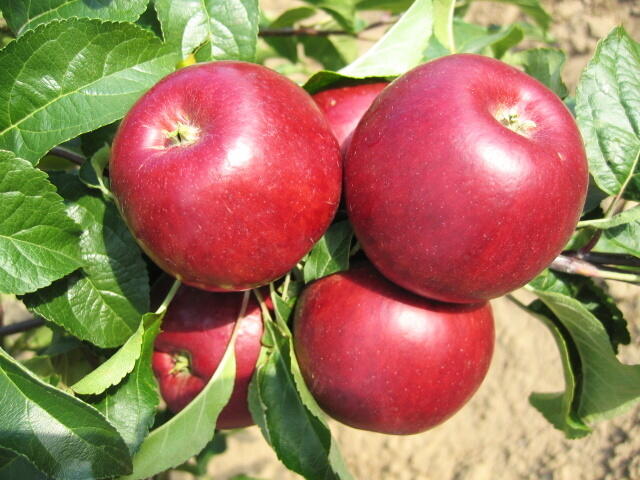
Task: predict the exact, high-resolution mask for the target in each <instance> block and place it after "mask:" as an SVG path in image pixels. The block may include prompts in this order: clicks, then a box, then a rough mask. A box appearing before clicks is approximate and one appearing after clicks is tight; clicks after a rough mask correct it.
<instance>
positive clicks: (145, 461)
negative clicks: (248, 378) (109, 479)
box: [123, 292, 249, 480]
mask: <svg viewBox="0 0 640 480" xmlns="http://www.w3.org/2000/svg"><path fill="white" fill-rule="evenodd" d="M248 294H249V292H247V295H248ZM235 335H236V332H235V331H234V334H233V335H232V338H231V341H230V342H229V345H228V346H227V349H226V351H225V353H224V356H223V357H222V360H221V361H220V365H218V368H217V369H216V371H215V373H214V374H213V376H212V377H211V379H210V380H209V383H207V386H206V387H205V388H204V389H203V390H202V392H200V393H199V394H198V396H197V397H196V398H195V399H193V401H191V403H189V404H188V405H187V406H186V407H185V408H184V409H183V410H181V411H180V412H179V413H178V414H177V415H175V416H174V417H173V418H172V419H171V420H169V421H168V422H167V423H165V424H163V425H162V426H161V427H159V428H157V429H155V430H153V431H152V432H151V433H150V434H149V436H148V437H147V438H146V439H145V440H144V442H143V443H142V445H141V446H140V450H139V451H138V453H136V455H135V456H134V457H133V473H132V474H131V475H128V476H126V477H124V478H123V480H134V479H142V478H147V477H151V476H153V475H155V474H156V473H160V472H163V471H165V470H168V469H170V468H173V467H177V466H178V465H181V464H182V463H184V462H185V461H187V460H188V459H189V458H191V457H192V456H194V455H196V454H198V453H199V452H200V451H201V450H202V449H203V448H204V447H205V446H206V445H207V444H208V443H209V442H210V441H211V439H212V438H213V435H214V432H215V427H216V421H217V419H218V415H219V414H220V412H221V411H222V409H223V408H224V406H225V405H226V404H227V402H228V401H229V398H231V392H232V391H233V383H234V380H235V372H236V360H235V353H234V344H235Z"/></svg>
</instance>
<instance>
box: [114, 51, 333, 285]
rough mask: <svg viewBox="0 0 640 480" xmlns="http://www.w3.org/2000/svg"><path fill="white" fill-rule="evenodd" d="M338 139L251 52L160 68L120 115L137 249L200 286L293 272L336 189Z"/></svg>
mask: <svg viewBox="0 0 640 480" xmlns="http://www.w3.org/2000/svg"><path fill="white" fill-rule="evenodd" d="M341 162H342V161H341V156H340V149H339V146H338V143H337V141H336V140H335V138H334V137H333V134H332V133H331V129H330V127H329V125H328V123H327V121H326V119H325V118H324V116H323V114H322V112H320V110H319V109H318V107H317V106H316V105H315V103H314V102H313V99H312V98H311V96H310V95H308V94H307V93H306V92H305V91H304V90H303V89H302V88H300V87H299V86H297V85H296V84H294V83H293V82H291V81H290V80H288V79H287V78H285V77H283V76H281V75H279V74H277V73H275V72H273V71H271V70H269V69H267V68H265V67H262V66H260V65H255V64H251V63H245V62H236V61H221V62H213V63H205V64H198V65H193V66H190V67H187V68H183V69H181V70H178V71H177V72H174V73H172V74H171V75H169V76H167V77H165V78H164V79H163V80H162V81H160V82H159V83H158V84H157V85H155V86H154V87H153V88H152V89H151V90H150V91H149V92H147V93H146V94H145V95H144V96H143V97H142V98H141V99H140V100H139V101H138V102H137V103H136V104H135V105H134V106H133V108H132V109H131V110H130V111H129V113H128V114H127V116H126V117H125V118H124V120H123V121H122V124H121V125H120V128H119V129H118V132H117V134H116V137H115V139H114V143H113V150H112V156H111V163H110V175H111V185H112V188H113V193H114V195H115V197H116V198H117V200H118V204H119V206H120V209H121V211H122V213H123V216H124V218H125V220H126V221H127V223H128V225H129V227H130V228H131V230H132V232H133V234H134V235H135V237H136V238H137V239H138V241H139V243H140V245H141V246H142V248H143V249H144V250H145V251H146V252H147V253H148V255H149V256H150V257H151V258H152V259H153V260H154V262H156V263H157V264H158V265H159V266H160V267H161V268H162V269H164V270H165V271H167V272H169V273H170V274H172V275H173V276H175V277H177V278H179V279H180V280H182V281H183V282H184V283H186V284H189V285H192V286H195V287H198V288H202V289H205V290H212V291H219V290H245V289H248V288H253V287H255V286H258V285H262V284H266V283H268V282H270V281H272V280H274V279H276V278H278V277H280V276H282V275H283V274H285V273H286V272H287V271H289V270H290V269H291V268H293V267H294V266H295V264H296V263H297V262H298V260H300V258H301V257H303V256H304V255H305V254H306V253H307V252H308V251H309V250H310V249H311V247H312V246H313V244H314V243H315V242H316V241H317V240H318V239H319V238H320V237H321V236H322V234H323V233H324V231H325V230H326V228H327V227H328V226H329V224H330V223H331V220H332V218H333V215H334V213H335V210H336V208H337V206H338V202H339V199H340V189H341V181H342V165H341Z"/></svg>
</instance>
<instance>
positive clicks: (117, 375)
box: [71, 322, 144, 395]
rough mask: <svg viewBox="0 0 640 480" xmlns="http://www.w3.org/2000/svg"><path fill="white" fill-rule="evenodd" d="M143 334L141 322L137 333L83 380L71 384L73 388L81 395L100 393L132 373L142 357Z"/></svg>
mask: <svg viewBox="0 0 640 480" xmlns="http://www.w3.org/2000/svg"><path fill="white" fill-rule="evenodd" d="M143 334H144V327H143V325H142V322H140V326H139V327H138V330H136V333H134V334H133V335H131V337H129V340H127V341H126V342H125V344H124V345H123V346H122V347H120V349H119V350H118V351H117V352H116V353H114V354H113V355H112V356H111V357H109V359H108V360H107V361H106V362H104V363H103V364H102V365H100V366H99V367H98V368H96V369H95V370H94V371H93V372H91V373H90V374H89V375H87V376H86V377H84V378H83V379H82V380H80V381H79V382H77V383H75V384H74V385H71V389H72V390H73V391H74V392H76V393H79V394H80V395H98V394H100V393H102V392H104V391H105V390H106V389H107V388H109V387H111V386H113V385H118V384H119V383H120V382H121V381H122V379H123V378H124V377H126V376H127V375H128V374H129V373H131V371H132V370H133V367H134V366H135V363H136V360H137V359H138V357H140V351H141V348H142V336H143Z"/></svg>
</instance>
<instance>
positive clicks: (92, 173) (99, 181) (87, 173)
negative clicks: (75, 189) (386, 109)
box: [78, 145, 111, 198]
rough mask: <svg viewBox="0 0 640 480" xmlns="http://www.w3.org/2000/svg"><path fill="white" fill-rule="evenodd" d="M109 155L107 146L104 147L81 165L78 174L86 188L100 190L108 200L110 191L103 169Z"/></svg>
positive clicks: (107, 162)
mask: <svg viewBox="0 0 640 480" xmlns="http://www.w3.org/2000/svg"><path fill="white" fill-rule="evenodd" d="M110 155H111V149H110V148H109V146H108V145H104V146H103V147H102V148H100V149H99V150H98V151H97V152H96V153H94V154H93V155H92V156H91V158H90V159H89V161H87V162H85V163H83V164H82V166H81V167H80V171H79V172H78V175H79V177H80V180H82V183H84V184H85V185H86V186H87V187H91V188H95V189H96V190H100V191H101V192H102V194H103V195H104V196H106V197H108V198H111V191H110V190H109V179H108V178H106V177H105V176H104V169H105V168H106V167H107V165H109V157H110Z"/></svg>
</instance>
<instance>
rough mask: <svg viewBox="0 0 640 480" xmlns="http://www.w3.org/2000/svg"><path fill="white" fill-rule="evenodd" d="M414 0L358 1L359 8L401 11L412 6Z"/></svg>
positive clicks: (357, 7)
mask: <svg viewBox="0 0 640 480" xmlns="http://www.w3.org/2000/svg"><path fill="white" fill-rule="evenodd" d="M412 3H413V0H360V1H358V2H357V3H356V9H358V10H388V11H390V12H391V13H401V12H404V11H405V10H406V9H407V8H409V7H410V6H411V4H412Z"/></svg>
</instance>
